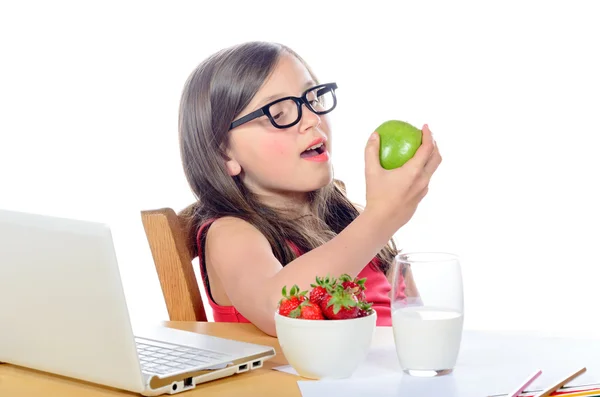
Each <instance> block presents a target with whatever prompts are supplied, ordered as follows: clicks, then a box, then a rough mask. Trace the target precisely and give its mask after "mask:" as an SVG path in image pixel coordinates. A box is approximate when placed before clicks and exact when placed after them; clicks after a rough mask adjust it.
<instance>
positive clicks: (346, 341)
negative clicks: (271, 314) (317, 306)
mask: <svg viewBox="0 0 600 397" xmlns="http://www.w3.org/2000/svg"><path fill="white" fill-rule="evenodd" d="M376 321H377V313H376V312H375V311H373V313H371V314H370V315H368V316H366V317H359V318H354V319H348V320H303V319H296V318H290V317H285V316H281V315H280V314H278V313H275V327H276V331H277V338H278V339H279V345H280V346H281V350H282V351H283V354H284V355H285V358H286V359H287V361H288V363H289V364H290V365H291V366H292V367H293V368H294V369H295V370H296V372H298V375H300V376H302V377H304V378H309V379H342V378H348V377H350V376H351V375H352V373H353V372H354V371H355V370H356V368H357V367H358V366H359V365H360V364H361V363H362V362H363V361H364V360H365V359H366V357H367V353H368V352H369V348H370V347H371V341H372V339H373V333H374V332H375V324H376Z"/></svg>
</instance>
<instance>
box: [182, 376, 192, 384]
mask: <svg viewBox="0 0 600 397" xmlns="http://www.w3.org/2000/svg"><path fill="white" fill-rule="evenodd" d="M190 386H193V385H192V377H191V376H190V377H189V378H185V379H184V380H183V387H190Z"/></svg>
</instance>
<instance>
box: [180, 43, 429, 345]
mask: <svg viewBox="0 0 600 397" xmlns="http://www.w3.org/2000/svg"><path fill="white" fill-rule="evenodd" d="M336 87H337V86H336V84H335V83H322V82H320V81H319V80H318V79H317V77H316V75H315V74H314V73H313V71H312V70H311V69H310V67H309V66H308V65H307V64H306V63H305V62H304V60H303V59H302V58H301V57H300V56H299V55H298V54H296V53H295V52H294V51H292V50H291V49H290V48H288V47H286V46H283V45H279V44H274V43H264V42H250V43H244V44H241V45H237V46H234V47H231V48H228V49H225V50H222V51H220V52H218V53H216V54H214V55H212V56H211V57H209V58H208V59H206V60H205V61H204V62H202V63H201V64H200V65H199V66H198V67H197V68H196V69H195V70H194V71H193V73H192V74H191V75H190V77H189V78H188V80H187V82H186V84H185V87H184V91H183V94H182V98H181V104H180V115H179V135H180V146H181V156H182V162H183V167H184V171H185V175H186V178H187V180H188V182H189V184H190V186H191V188H192V190H193V192H194V194H195V195H196V197H197V199H198V201H197V203H196V204H195V206H194V209H193V211H192V219H191V223H192V225H193V227H192V231H193V234H194V236H193V238H194V240H195V244H196V245H195V247H194V249H195V250H196V251H197V253H198V257H199V263H200V270H201V274H202V279H203V284H204V287H205V289H206V293H207V296H208V298H209V301H210V305H211V306H212V308H213V312H214V318H215V321H227V322H251V323H253V324H254V325H256V326H257V327H258V328H260V329H261V330H262V331H264V332H265V333H267V334H269V335H275V334H276V332H275V325H274V318H273V317H274V313H275V311H276V307H277V304H278V302H279V300H280V299H281V297H282V296H281V290H282V287H283V286H288V289H289V287H290V286H292V285H294V284H297V285H298V286H299V287H300V288H301V290H306V289H309V288H310V284H311V283H314V282H315V277H316V276H326V275H332V276H335V277H337V276H339V275H341V274H344V273H346V274H349V275H350V276H352V277H355V276H358V277H367V282H366V287H367V289H366V293H367V299H368V300H369V301H370V302H373V308H374V309H375V310H376V311H377V314H378V325H390V324H391V319H390V298H389V291H390V288H391V287H390V284H389V282H388V279H387V275H388V274H389V271H390V266H391V264H392V260H393V257H394V255H395V254H396V250H395V248H394V245H393V244H392V243H391V242H390V240H391V238H392V236H393V234H394V233H395V232H396V231H397V230H398V229H399V228H400V227H402V226H403V225H404V224H405V223H407V222H408V221H409V219H410V218H411V217H412V215H413V214H414V212H415V210H416V208H417V205H418V204H419V202H420V201H421V199H422V198H423V197H424V196H425V195H426V194H427V189H428V184H429V180H430V178H431V176H432V174H433V173H434V172H435V170H436V169H437V167H438V165H439V164H440V162H441V157H440V154H439V152H438V149H437V147H436V145H435V142H434V141H433V139H432V136H431V132H430V131H429V129H428V128H427V126H424V127H423V142H422V144H421V147H420V148H419V149H418V151H417V153H416V154H415V156H414V157H413V158H412V159H411V160H410V161H409V162H408V163H406V164H405V165H404V166H402V167H400V168H398V169H395V170H385V169H383V168H382V167H381V165H380V163H379V137H378V135H377V133H373V135H372V136H371V137H370V139H369V141H368V143H367V146H366V149H365V179H366V205H365V208H364V210H362V211H359V210H358V209H357V208H356V207H355V206H354V205H353V204H352V203H351V202H350V201H349V200H348V198H346V196H345V194H344V192H343V191H342V189H340V187H339V186H337V185H336V184H335V183H334V181H333V169H332V163H331V160H330V156H331V152H332V144H331V125H330V123H329V120H328V116H327V114H328V113H329V112H331V111H332V110H334V109H335V107H336V104H337V98H336V95H335V89H336Z"/></svg>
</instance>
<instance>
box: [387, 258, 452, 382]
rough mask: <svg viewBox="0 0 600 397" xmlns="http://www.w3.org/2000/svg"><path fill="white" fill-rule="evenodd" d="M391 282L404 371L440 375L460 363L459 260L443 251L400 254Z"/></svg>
mask: <svg viewBox="0 0 600 397" xmlns="http://www.w3.org/2000/svg"><path fill="white" fill-rule="evenodd" d="M393 271H394V273H393V279H392V280H393V284H392V327H393V331H394V341H395V344H396V352H397V353H398V360H399V361H400V366H401V367H402V370H403V371H404V372H405V373H407V374H409V375H413V376H439V375H445V374H449V373H451V372H452V370H453V369H454V366H455V365H456V360H457V357H458V352H459V350H460V343H461V339H462V330H463V315H464V311H463V284H462V273H461V269H460V261H459V258H458V257H457V256H456V255H453V254H450V253H442V252H415V253H400V254H398V255H397V256H396V258H395V262H394V269H393Z"/></svg>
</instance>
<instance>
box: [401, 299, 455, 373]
mask: <svg viewBox="0 0 600 397" xmlns="http://www.w3.org/2000/svg"><path fill="white" fill-rule="evenodd" d="M392 326H393V329H394V340H395V342H396V351H397V353H398V359H399V360H400V366H401V367H402V368H403V369H404V370H434V371H435V370H447V369H452V368H454V365H455V364H456V359H457V356H458V351H459V348H460V341H461V335H462V327H463V314H462V313H459V312H456V311H452V310H447V309H440V308H436V307H427V306H416V307H408V308H402V309H396V310H395V311H394V312H393V314H392Z"/></svg>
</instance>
